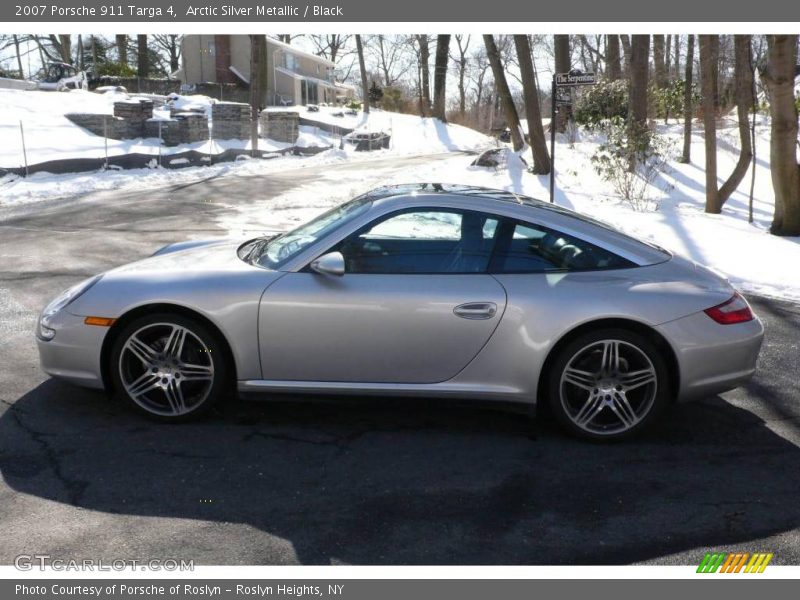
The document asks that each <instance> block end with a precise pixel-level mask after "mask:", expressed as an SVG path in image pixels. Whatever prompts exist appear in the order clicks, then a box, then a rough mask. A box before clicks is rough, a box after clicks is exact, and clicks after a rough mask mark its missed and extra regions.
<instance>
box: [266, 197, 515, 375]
mask: <svg viewBox="0 0 800 600" xmlns="http://www.w3.org/2000/svg"><path fill="white" fill-rule="evenodd" d="M497 225H498V219H497V218H494V217H492V216H491V215H486V214H484V213H479V212H475V211H464V210H454V209H444V208H414V209H409V210H403V211H398V212H396V213H392V214H390V215H387V216H384V217H381V218H379V219H378V220H376V221H374V222H373V223H371V224H369V225H367V226H366V227H363V228H361V230H359V231H357V232H355V233H353V234H351V235H350V236H348V237H347V238H346V239H345V240H343V241H342V242H340V243H339V244H337V245H336V246H335V247H333V248H330V249H329V251H335V252H341V253H342V255H343V257H344V261H345V273H344V275H342V276H336V275H323V274H320V273H316V272H314V271H313V270H312V269H310V268H308V267H307V268H305V269H302V270H300V271H298V272H292V273H287V274H286V275H284V276H283V277H281V278H280V279H279V280H278V281H277V282H275V283H274V284H273V285H272V286H270V287H269V288H268V289H267V291H266V292H265V293H264V296H263V297H262V300H261V307H260V312H259V340H260V349H261V361H262V372H263V376H264V379H267V380H281V381H286V380H289V381H323V382H324V381H328V382H360V383H367V382H373V383H437V382H441V381H446V380H448V379H450V378H452V377H454V376H455V375H456V374H457V373H458V372H459V371H461V370H462V369H463V368H464V367H465V366H466V365H467V364H468V363H469V362H470V361H471V360H472V359H473V358H474V357H475V356H476V355H477V354H478V352H480V350H481V348H483V346H484V345H485V344H486V342H487V341H488V340H489V338H490V337H491V335H492V334H493V332H494V331H495V329H496V327H497V324H498V323H499V322H500V319H501V318H502V315H503V312H504V310H505V305H506V294H505V290H504V288H503V287H502V286H501V285H500V284H499V283H498V282H497V280H495V278H493V277H492V276H490V275H488V274H487V273H486V269H487V267H488V263H489V260H490V256H491V252H492V249H493V245H494V241H495V240H494V238H495V235H496V232H497V229H498V227H497Z"/></svg>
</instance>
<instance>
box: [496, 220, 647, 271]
mask: <svg viewBox="0 0 800 600" xmlns="http://www.w3.org/2000/svg"><path fill="white" fill-rule="evenodd" d="M501 227H503V228H504V229H505V231H504V232H501V234H500V236H499V237H498V240H497V245H496V247H495V250H494V253H493V255H492V261H491V264H490V265H489V270H490V272H492V273H543V272H547V271H597V270H605V269H627V268H631V267H635V266H636V265H635V264H634V263H633V262H631V261H629V260H627V259H625V258H622V257H621V256H618V255H616V254H614V253H613V252H610V251H608V250H605V249H603V248H600V247H598V246H595V245H594V244H591V243H589V242H587V241H585V240H581V239H578V238H575V237H573V236H570V235H567V234H565V233H561V232H558V231H554V230H551V229H548V228H545V227H540V226H538V225H533V224H531V223H524V222H521V221H514V220H508V221H505V222H504V223H503V225H502V226H501Z"/></svg>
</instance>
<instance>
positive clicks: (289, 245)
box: [255, 194, 372, 269]
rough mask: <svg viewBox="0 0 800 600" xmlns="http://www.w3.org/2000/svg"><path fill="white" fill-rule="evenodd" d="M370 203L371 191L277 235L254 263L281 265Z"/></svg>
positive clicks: (353, 216)
mask: <svg viewBox="0 0 800 600" xmlns="http://www.w3.org/2000/svg"><path fill="white" fill-rule="evenodd" d="M371 204H372V200H371V198H370V197H369V194H365V195H363V196H360V197H358V198H356V199H354V200H351V201H350V202H348V203H346V204H342V205H341V206H337V207H336V208H334V209H332V210H329V211H328V212H326V213H323V214H321V215H320V216H318V217H317V218H316V219H313V220H311V221H309V222H308V223H306V224H304V225H301V226H300V227H298V228H297V229H293V230H292V231H289V232H287V233H284V234H282V235H279V236H276V237H275V238H272V239H271V240H269V241H268V243H266V244H265V245H263V247H262V248H261V249H260V253H259V254H258V256H257V258H256V259H255V262H257V263H258V264H260V265H261V266H263V267H269V268H271V269H274V268H278V267H280V266H281V265H283V264H285V263H286V262H287V261H289V260H290V259H292V258H294V257H295V256H297V255H298V254H300V252H302V251H303V250H305V249H306V248H308V247H309V246H311V245H312V244H314V243H315V242H317V241H319V240H321V239H322V238H324V237H325V236H327V235H329V234H331V233H332V232H333V231H335V230H336V229H339V228H340V227H342V226H343V225H345V224H346V223H348V222H349V221H351V220H352V219H354V218H355V217H357V216H359V215H360V214H362V213H364V212H366V210H367V209H368V208H369V206H370V205H371Z"/></svg>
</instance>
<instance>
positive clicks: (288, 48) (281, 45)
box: [267, 36, 336, 68]
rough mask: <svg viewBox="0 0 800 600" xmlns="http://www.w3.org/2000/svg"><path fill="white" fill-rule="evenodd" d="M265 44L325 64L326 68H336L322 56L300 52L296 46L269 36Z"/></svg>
mask: <svg viewBox="0 0 800 600" xmlns="http://www.w3.org/2000/svg"><path fill="white" fill-rule="evenodd" d="M267 44H269V45H272V46H277V47H278V48H280V49H281V50H285V51H289V52H291V53H292V54H296V55H297V56H305V57H306V58H310V59H312V60H316V61H318V62H322V63H325V64H326V65H327V66H329V67H331V68H333V67H335V66H336V65H335V64H334V63H333V62H332V61H330V60H328V59H327V58H323V57H322V56H317V55H316V54H311V53H310V52H306V51H305V50H301V49H300V48H298V47H297V46H292V45H291V44H287V43H285V42H281V41H280V40H276V39H275V38H271V37H269V36H267Z"/></svg>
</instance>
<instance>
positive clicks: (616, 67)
mask: <svg viewBox="0 0 800 600" xmlns="http://www.w3.org/2000/svg"><path fill="white" fill-rule="evenodd" d="M606 64H607V65H608V66H607V69H606V77H607V78H608V79H609V80H610V81H616V80H617V79H620V78H621V77H622V65H621V64H620V57H619V36H618V35H608V36H606Z"/></svg>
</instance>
